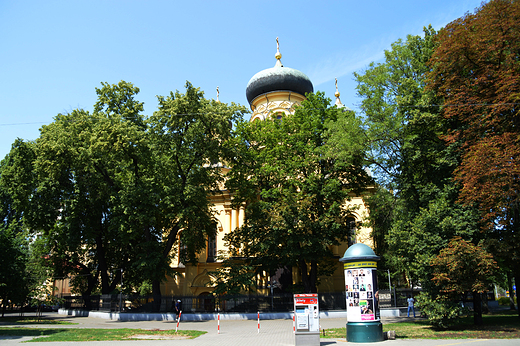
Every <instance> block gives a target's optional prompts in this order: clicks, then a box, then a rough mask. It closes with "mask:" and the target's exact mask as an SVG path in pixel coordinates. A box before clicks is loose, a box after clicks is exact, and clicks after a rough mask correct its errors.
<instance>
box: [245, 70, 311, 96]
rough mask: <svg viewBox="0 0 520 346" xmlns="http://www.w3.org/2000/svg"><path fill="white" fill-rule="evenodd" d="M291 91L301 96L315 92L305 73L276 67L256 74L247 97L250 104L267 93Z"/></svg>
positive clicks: (250, 83) (248, 84)
mask: <svg viewBox="0 0 520 346" xmlns="http://www.w3.org/2000/svg"><path fill="white" fill-rule="evenodd" d="M273 91H291V92H296V93H298V94H300V95H304V96H305V93H311V92H313V91H314V87H313V86H312V82H311V80H310V79H309V77H307V76H306V75H305V74H304V73H302V72H301V71H298V70H295V69H293V68H290V67H284V66H278V65H277V66H275V67H272V68H268V69H265V70H263V71H260V72H258V73H257V74H255V75H254V76H253V77H252V78H251V80H249V83H247V88H246V97H247V101H248V102H249V104H251V102H253V100H254V99H255V98H256V97H258V96H260V95H262V94H265V93H268V92H273Z"/></svg>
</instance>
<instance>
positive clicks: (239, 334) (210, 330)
mask: <svg viewBox="0 0 520 346" xmlns="http://www.w3.org/2000/svg"><path fill="white" fill-rule="evenodd" d="M46 316H49V317H52V318H55V319H60V320H65V321H70V322H74V323H78V324H76V325H34V326H35V327H36V326H37V327H44V326H46V327H49V328H56V327H60V328H139V329H175V327H176V325H177V323H176V322H173V321H114V320H107V319H102V318H94V317H68V316H60V315H57V314H46ZM396 320H400V321H404V320H407V318H402V317H401V318H398V319H396V318H392V319H383V324H384V323H390V322H394V321H396ZM345 323H346V322H345V320H344V319H342V318H341V319H340V318H338V319H335V318H330V319H321V320H320V324H321V327H322V328H323V329H328V328H340V327H345ZM179 329H180V330H202V331H206V332H207V334H204V335H202V336H200V337H198V338H196V339H192V340H135V341H111V342H106V341H104V342H52V343H45V344H44V346H71V345H74V346H76V345H81V346H83V345H89V346H98V345H110V346H125V345H136V346H137V345H139V346H141V345H145V346H146V345H155V346H162V345H170V346H171V345H174V346H185V345H197V346H198V345H200V346H206V345H207V346H220V345H226V346H229V345H231V346H233V345H241V346H242V345H243V346H266V345H269V346H270V345H277V346H278V345H279V346H289V345H294V334H293V324H292V320H264V321H260V332H258V324H257V321H256V320H223V321H220V334H218V332H217V321H214V320H213V321H200V322H182V321H181V323H180V325H179ZM29 339H30V338H26V337H23V338H9V339H7V338H2V337H0V345H2V346H4V345H5V346H10V345H17V344H20V343H21V342H23V341H27V340H29ZM519 343H520V342H519V340H518V339H517V340H467V339H466V340H399V339H398V340H387V341H383V342H377V343H362V345H380V346H384V345H386V346H403V345H404V346H412V345H418V344H420V345H421V346H441V345H445V346H448V345H450V346H451V345H465V344H471V346H479V345H482V346H484V345H485V346H513V345H518V344H519ZM344 344H346V340H345V339H344V338H343V339H323V338H322V339H321V343H320V346H329V345H344Z"/></svg>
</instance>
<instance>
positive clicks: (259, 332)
mask: <svg viewBox="0 0 520 346" xmlns="http://www.w3.org/2000/svg"><path fill="white" fill-rule="evenodd" d="M258 333H260V311H258Z"/></svg>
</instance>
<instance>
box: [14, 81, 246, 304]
mask: <svg viewBox="0 0 520 346" xmlns="http://www.w3.org/2000/svg"><path fill="white" fill-rule="evenodd" d="M96 92H97V94H98V102H97V103H96V104H95V106H94V112H93V113H89V112H88V111H85V110H73V111H72V112H71V113H70V114H65V115H63V114H60V115H58V116H57V117H56V118H55V121H54V122H53V123H52V124H50V125H48V126H44V127H43V128H42V129H41V134H40V137H39V138H38V139H37V140H36V144H35V147H34V149H33V154H32V155H33V157H34V159H33V160H31V159H30V158H28V159H27V160H25V161H24V162H27V164H26V165H25V166H23V165H18V166H14V167H13V170H12V171H11V174H10V175H9V176H7V178H8V180H7V181H8V183H9V186H11V187H13V188H15V187H16V186H20V184H22V183H23V179H22V177H21V176H20V175H19V174H18V173H16V172H18V171H19V169H21V170H22V171H23V172H25V174H27V175H31V176H33V177H34V179H33V180H32V181H34V182H35V183H34V184H32V185H30V186H27V188H26V189H23V191H24V192H23V193H19V195H18V196H17V198H16V200H17V203H18V204H19V205H21V206H24V207H25V209H24V210H25V222H26V224H27V225H28V227H29V228H30V229H31V230H33V231H35V232H41V233H42V235H43V237H44V238H45V239H44V242H43V245H42V246H45V247H46V249H47V250H46V251H48V253H49V256H50V259H51V263H52V264H53V266H54V273H55V274H56V275H57V276H64V275H68V274H71V275H72V276H73V277H74V279H73V283H74V285H75V286H76V287H77V288H79V289H80V290H81V292H82V293H83V294H84V295H89V294H91V293H92V292H93V290H94V289H96V287H97V286H98V283H100V288H101V292H102V293H103V294H108V293H111V292H112V291H114V289H116V287H117V285H118V284H119V283H120V282H121V273H122V271H121V269H122V270H123V273H124V275H125V284H126V285H128V286H131V287H140V286H141V285H142V284H143V282H151V284H152V291H153V294H154V295H155V296H156V299H155V300H154V301H155V302H156V303H157V306H156V308H158V306H159V305H160V301H161V299H160V282H161V281H162V280H164V279H165V277H166V275H167V274H168V273H171V270H170V269H171V268H170V263H171V260H172V258H173V256H174V255H175V253H176V251H174V250H175V247H174V246H175V245H177V243H178V240H179V237H178V235H179V232H180V231H181V230H182V236H180V238H181V241H182V243H183V245H184V246H183V247H184V248H185V249H186V253H185V256H184V257H186V258H187V259H189V260H193V259H194V258H195V254H196V252H197V251H198V250H200V249H201V247H202V245H203V244H204V242H205V239H206V238H207V236H208V235H211V234H212V233H213V232H214V231H215V225H214V221H213V214H212V211H211V205H210V203H209V196H210V195H211V194H212V193H214V192H215V190H217V188H216V187H217V183H218V181H219V180H220V179H221V174H220V167H218V165H215V164H214V163H215V162H219V160H220V159H221V157H222V156H223V155H224V152H223V151H222V149H221V148H222V145H221V144H222V143H223V142H224V141H225V140H227V138H228V137H229V135H230V133H231V128H230V123H231V122H232V121H234V120H235V119H236V118H238V117H240V116H241V114H242V112H244V108H243V107H241V106H237V105H231V106H227V105H225V104H220V103H217V102H214V101H209V100H206V99H204V97H203V93H202V92H201V91H200V90H199V89H197V88H194V87H193V86H192V85H191V84H190V83H187V84H186V94H181V93H179V92H176V93H175V94H173V93H172V94H171V95H170V96H169V97H168V98H163V97H159V104H160V105H159V111H157V112H155V114H154V115H153V116H151V117H150V118H148V119H145V118H144V116H143V115H141V111H142V109H143V107H142V103H140V102H138V101H136V100H135V95H136V94H137V93H138V92H139V89H138V88H136V87H134V86H133V85H132V84H130V83H127V82H120V83H119V84H117V85H109V84H103V85H102V88H100V89H96ZM27 156H29V155H27Z"/></svg>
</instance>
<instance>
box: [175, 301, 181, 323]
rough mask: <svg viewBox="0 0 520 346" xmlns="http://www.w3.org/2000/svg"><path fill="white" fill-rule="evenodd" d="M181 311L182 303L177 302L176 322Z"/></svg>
mask: <svg viewBox="0 0 520 346" xmlns="http://www.w3.org/2000/svg"><path fill="white" fill-rule="evenodd" d="M181 311H182V302H181V300H180V299H179V300H177V302H176V303H175V315H176V317H177V321H178V320H179V315H180V314H181Z"/></svg>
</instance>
